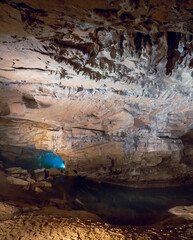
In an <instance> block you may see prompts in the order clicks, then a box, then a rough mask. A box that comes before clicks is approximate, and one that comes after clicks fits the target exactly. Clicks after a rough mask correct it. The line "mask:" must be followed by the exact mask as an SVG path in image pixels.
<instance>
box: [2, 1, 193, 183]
mask: <svg viewBox="0 0 193 240" xmlns="http://www.w3.org/2000/svg"><path fill="white" fill-rule="evenodd" d="M192 14H193V2H192V1H191V0H187V1H178V0H174V1H165V0H161V1H155V0H137V1H133V0H127V1H116V0H112V1H107V0H104V1H102V0H100V1H86V0H80V1H76V0H73V1H68V0H65V1H59V0H56V1H51V0H49V1H44V0H42V1H38V0H34V1H29V0H23V1H22V2H21V1H17V0H1V1H0V21H1V25H0V153H1V157H2V158H3V159H4V161H5V162H9V163H10V162H11V163H13V165H14V164H15V163H16V162H17V161H27V160H28V159H29V158H31V157H32V156H34V155H35V152H36V150H37V149H42V150H50V151H53V152H54V153H56V154H58V155H60V156H61V157H62V158H63V159H64V161H65V163H66V169H67V171H68V173H69V175H72V174H78V175H80V176H86V177H88V178H91V179H97V180H99V181H108V182H113V183H116V184H126V185H139V186H145V185H146V186H147V185H148V186H152V185H155V184H156V185H159V186H160V185H171V184H183V183H190V182H191V179H192V176H193V169H192V166H193V145H192V143H193V85H192V80H193V71H192V68H193V57H192V56H193V55H192V54H193V41H192V40H193V20H192Z"/></svg>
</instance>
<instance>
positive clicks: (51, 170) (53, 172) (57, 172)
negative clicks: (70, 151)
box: [46, 168, 62, 177]
mask: <svg viewBox="0 0 193 240" xmlns="http://www.w3.org/2000/svg"><path fill="white" fill-rule="evenodd" d="M46 174H47V175H48V176H49V177H52V176H59V175H61V174H62V171H61V169H58V168H49V169H46Z"/></svg>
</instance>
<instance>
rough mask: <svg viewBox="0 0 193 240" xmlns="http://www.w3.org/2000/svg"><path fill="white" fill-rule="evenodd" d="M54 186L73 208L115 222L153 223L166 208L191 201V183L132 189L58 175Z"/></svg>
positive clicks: (117, 223) (162, 217)
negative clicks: (188, 184) (174, 186)
mask: <svg viewBox="0 0 193 240" xmlns="http://www.w3.org/2000/svg"><path fill="white" fill-rule="evenodd" d="M54 189H55V194H56V195H57V197H60V198H63V196H65V198H67V200H68V201H69V202H71V203H72V206H73V207H74V208H75V209H84V210H87V211H91V212H93V213H95V214H97V215H99V216H100V217H102V218H104V219H105V220H106V221H107V222H109V223H112V224H116V225H128V224H129V225H149V224H154V223H156V222H159V221H162V220H164V219H165V218H167V217H169V216H170V214H169V213H168V212H167V211H168V209H169V208H172V207H174V206H178V205H191V204H192V202H193V186H185V187H176V188H159V189H158V188H157V189H156V188H154V189H135V188H126V187H121V186H115V185H110V184H104V183H95V182H92V181H87V180H85V179H84V178H80V177H77V178H67V177H61V178H58V179H57V180H56V182H55V184H54Z"/></svg>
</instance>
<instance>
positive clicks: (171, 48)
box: [166, 32, 181, 75]
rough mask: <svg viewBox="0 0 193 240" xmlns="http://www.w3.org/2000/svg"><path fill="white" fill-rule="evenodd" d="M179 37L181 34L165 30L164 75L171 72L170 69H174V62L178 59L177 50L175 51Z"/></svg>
mask: <svg viewBox="0 0 193 240" xmlns="http://www.w3.org/2000/svg"><path fill="white" fill-rule="evenodd" d="M180 39H181V35H180V34H179V33H175V32H167V44H168V51H167V64H166V75H170V74H172V70H173V69H174V66H175V63H176V62H177V61H178V59H179V57H180V53H179V51H177V48H178V44H179V41H180Z"/></svg>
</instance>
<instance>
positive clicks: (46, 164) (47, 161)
mask: <svg viewBox="0 0 193 240" xmlns="http://www.w3.org/2000/svg"><path fill="white" fill-rule="evenodd" d="M37 164H38V167H39V168H65V162H64V161H63V159H62V158H61V157H59V156H57V155H55V154H54V153H53V152H43V153H42V154H41V155H40V156H39V158H38V159H37Z"/></svg>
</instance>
